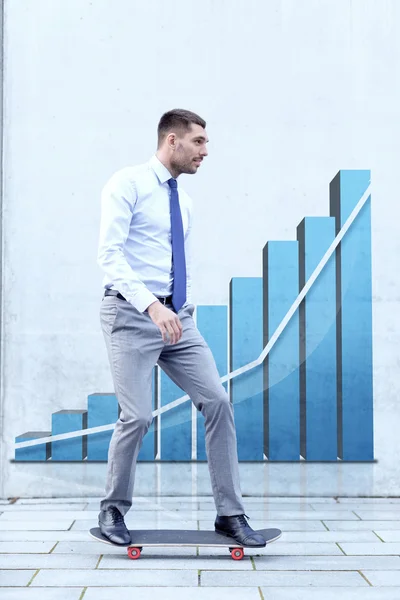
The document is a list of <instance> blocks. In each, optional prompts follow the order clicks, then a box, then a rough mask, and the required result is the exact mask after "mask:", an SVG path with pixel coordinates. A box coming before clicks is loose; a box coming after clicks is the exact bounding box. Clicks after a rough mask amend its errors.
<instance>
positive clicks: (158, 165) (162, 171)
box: [150, 154, 172, 183]
mask: <svg viewBox="0 0 400 600" xmlns="http://www.w3.org/2000/svg"><path fill="white" fill-rule="evenodd" d="M150 166H151V168H152V169H153V171H154V172H155V174H156V175H157V177H158V179H159V181H160V183H165V182H166V181H168V179H171V177H172V175H171V173H170V172H169V171H168V169H167V167H164V165H163V164H162V162H161V161H160V160H159V159H158V158H157V156H156V155H155V154H154V156H152V157H151V159H150Z"/></svg>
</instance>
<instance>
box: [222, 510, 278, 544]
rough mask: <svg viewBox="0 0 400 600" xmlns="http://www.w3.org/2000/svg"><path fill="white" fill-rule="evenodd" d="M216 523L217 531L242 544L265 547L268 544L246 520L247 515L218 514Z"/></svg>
mask: <svg viewBox="0 0 400 600" xmlns="http://www.w3.org/2000/svg"><path fill="white" fill-rule="evenodd" d="M214 525H215V531H216V532H217V533H222V534H224V535H229V536H230V537H232V538H233V539H234V540H236V542H238V543H239V544H241V545H242V546H251V547H252V548H263V547H264V546H265V545H266V541H265V539H264V538H263V536H262V535H260V534H259V533H257V532H256V531H254V529H252V528H251V527H250V525H249V524H248V522H247V521H246V515H235V516H234V517H219V516H217V518H216V519H215V524H214Z"/></svg>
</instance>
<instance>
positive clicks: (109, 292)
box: [104, 290, 172, 304]
mask: <svg viewBox="0 0 400 600" xmlns="http://www.w3.org/2000/svg"><path fill="white" fill-rule="evenodd" d="M104 295H105V296H116V297H117V298H119V299H120V300H125V302H126V301H127V300H126V298H124V296H123V295H122V294H120V293H119V292H118V291H117V290H105V291H104ZM156 298H157V300H159V302H161V304H172V296H166V297H165V298H159V297H158V296H156Z"/></svg>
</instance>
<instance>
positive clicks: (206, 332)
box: [196, 305, 228, 461]
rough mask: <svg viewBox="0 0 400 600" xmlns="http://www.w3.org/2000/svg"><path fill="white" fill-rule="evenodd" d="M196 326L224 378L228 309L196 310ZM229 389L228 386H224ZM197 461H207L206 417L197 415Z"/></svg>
mask: <svg viewBox="0 0 400 600" xmlns="http://www.w3.org/2000/svg"><path fill="white" fill-rule="evenodd" d="M196 324H197V328H198V330H199V331H200V333H201V335H202V336H203V338H204V339H205V341H206V342H207V344H208V346H209V348H210V350H211V352H212V354H213V356H214V359H215V364H216V365H217V369H218V373H219V374H220V376H221V377H223V376H224V375H225V374H226V373H227V372H228V355H227V343H228V307H227V306H203V305H199V306H197V308H196ZM224 387H225V389H227V387H228V386H227V384H226V383H225V384H224ZM196 430H197V448H196V457H197V460H201V461H204V460H207V456H206V448H205V431H204V417H203V415H202V414H201V413H198V414H197V427H196Z"/></svg>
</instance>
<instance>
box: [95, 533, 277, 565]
mask: <svg viewBox="0 0 400 600" xmlns="http://www.w3.org/2000/svg"><path fill="white" fill-rule="evenodd" d="M89 533H90V535H91V536H92V537H93V538H95V539H96V540H98V541H99V542H104V543H105V544H110V545H111V546H119V544H113V543H112V542H110V541H109V540H108V539H107V538H105V537H104V536H103V535H102V534H101V532H100V529H99V528H98V527H94V528H93V529H91V530H90V532H89ZM129 533H130V534H131V540H132V541H131V543H130V544H129V545H127V546H120V547H121V548H127V551H128V556H129V558H132V559H137V558H139V557H140V553H141V551H142V548H143V546H149V547H160V546H165V547H176V546H178V547H179V546H210V547H214V548H228V549H229V552H230V553H231V556H232V558H233V559H234V560H241V559H242V558H243V556H244V548H251V547H252V546H242V545H241V544H238V542H236V541H235V540H234V539H233V538H231V537H230V536H228V535H223V534H222V533H216V532H215V531H196V530H187V529H186V530H182V529H150V530H149V529H147V530H137V529H135V530H130V531H129ZM257 533H260V534H261V535H262V536H263V538H264V539H265V541H266V543H267V544H270V543H271V542H275V540H277V539H278V538H280V537H281V535H282V531H281V530H280V529H258V530H257ZM257 549H258V548H257Z"/></svg>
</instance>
